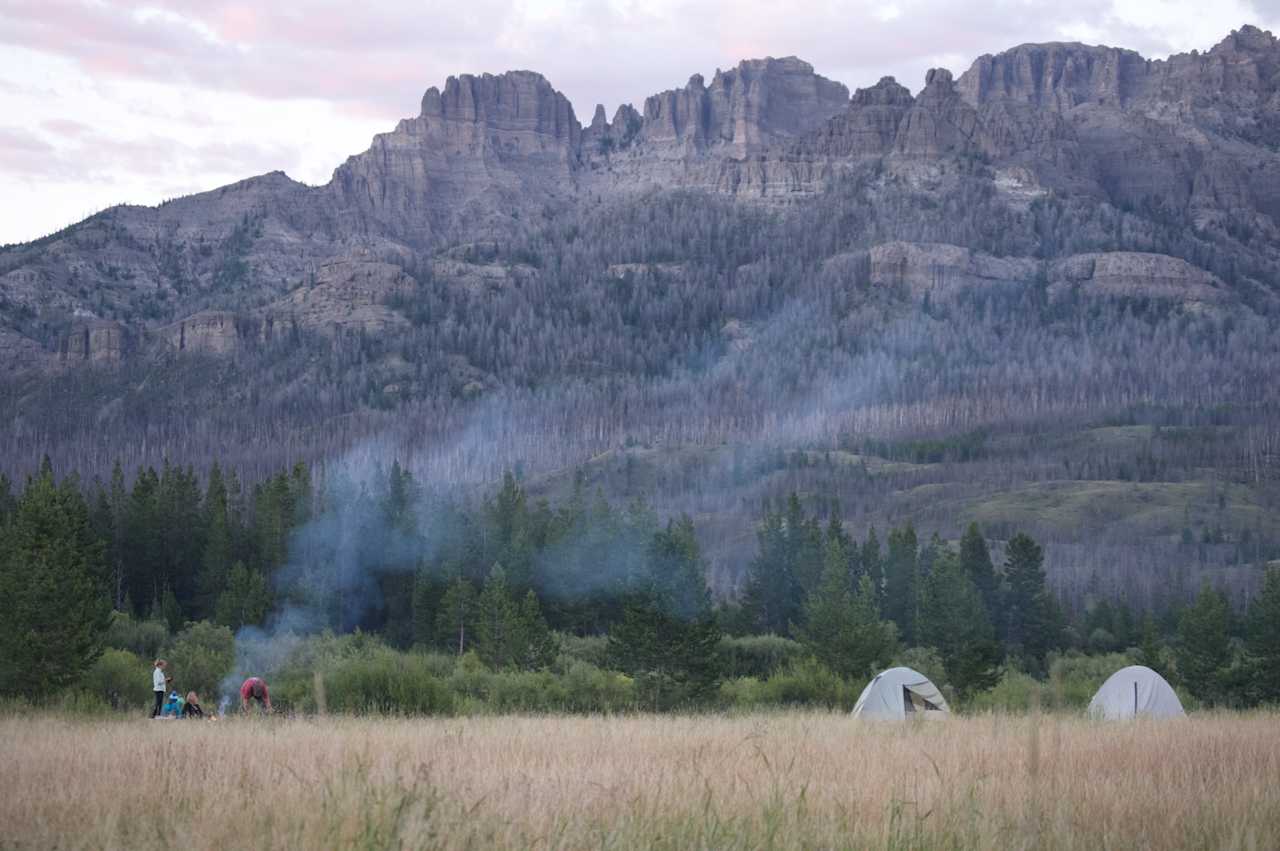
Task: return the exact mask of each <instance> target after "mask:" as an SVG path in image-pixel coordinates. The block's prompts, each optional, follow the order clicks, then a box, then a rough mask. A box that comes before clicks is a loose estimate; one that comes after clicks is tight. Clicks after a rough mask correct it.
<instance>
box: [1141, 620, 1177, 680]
mask: <svg viewBox="0 0 1280 851" xmlns="http://www.w3.org/2000/svg"><path fill="white" fill-rule="evenodd" d="M1138 664H1139V665H1145V666H1146V667H1148V668H1150V669H1151V670H1153V671H1155V672H1156V673H1157V674H1159V675H1160V676H1162V677H1165V678H1168V675H1169V667H1168V665H1167V664H1166V663H1165V654H1164V645H1163V642H1161V640H1160V633H1159V631H1158V630H1157V629H1156V621H1155V618H1153V617H1151V613H1150V612H1147V613H1146V614H1144V615H1143V616H1142V638H1141V641H1140V643H1139V644H1138Z"/></svg>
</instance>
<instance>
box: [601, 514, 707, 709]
mask: <svg viewBox="0 0 1280 851" xmlns="http://www.w3.org/2000/svg"><path fill="white" fill-rule="evenodd" d="M649 564H650V568H649V580H648V581H647V582H645V583H643V585H642V586H641V587H640V588H639V589H638V590H637V592H636V593H635V594H634V595H633V597H632V599H631V600H630V601H629V602H628V604H627V605H626V606H625V608H624V610H623V615H622V620H621V622H620V623H618V624H616V625H615V626H614V627H613V628H612V629H611V630H610V631H609V651H608V652H609V658H610V661H611V662H612V664H613V665H615V666H616V667H617V668H618V669H619V670H621V671H623V672H625V673H627V674H630V675H631V676H633V677H635V678H636V680H637V688H638V689H639V692H640V694H641V695H642V698H641V699H642V700H643V702H644V703H645V704H646V705H649V706H651V707H653V708H671V707H675V706H681V705H688V704H696V703H700V702H703V701H705V700H707V699H708V698H709V697H710V696H711V695H712V694H713V693H714V691H715V687H716V685H717V683H718V681H719V671H718V666H717V658H716V654H717V649H718V646H719V642H720V628H719V626H718V625H717V624H716V621H715V618H714V616H713V614H712V611H711V597H710V594H709V592H708V590H707V587H706V562H705V560H704V559H703V558H702V552H701V549H700V547H699V546H698V541H697V538H696V537H695V535H694V528H693V521H692V520H691V519H689V518H688V517H687V516H686V517H682V518H680V520H678V521H672V522H670V523H668V524H667V527H666V529H663V530H660V531H658V532H656V533H655V534H654V536H653V541H652V543H651V544H650V547H649Z"/></svg>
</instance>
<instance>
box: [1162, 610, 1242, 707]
mask: <svg viewBox="0 0 1280 851" xmlns="http://www.w3.org/2000/svg"><path fill="white" fill-rule="evenodd" d="M1230 625H1231V606H1230V604H1229V603H1228V602H1227V598H1226V596H1225V595H1223V594H1222V593H1221V592H1220V591H1215V590H1214V589H1212V588H1210V587H1209V586H1207V585H1206V586H1205V587H1204V588H1202V589H1201V590H1200V593H1199V595H1197V596H1196V599H1195V602H1194V603H1192V604H1191V605H1190V606H1188V607H1187V608H1186V609H1184V610H1183V612H1182V616H1181V617H1180V618H1179V619H1178V642H1177V645H1176V647H1175V650H1174V662H1175V663H1176V665H1177V669H1178V679H1179V680H1180V681H1181V682H1182V683H1183V685H1185V686H1186V687H1187V690H1188V691H1190V692H1191V693H1192V694H1193V695H1195V696H1196V697H1197V698H1199V699H1200V700H1201V701H1203V702H1205V703H1207V704H1209V705H1211V706H1212V705H1215V704H1219V703H1222V702H1223V692H1224V688H1223V686H1224V685H1225V684H1226V681H1227V679H1228V677H1229V676H1230V673H1231V672H1230V668H1231V662H1232V652H1231V636H1230Z"/></svg>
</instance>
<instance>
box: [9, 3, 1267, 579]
mask: <svg viewBox="0 0 1280 851" xmlns="http://www.w3.org/2000/svg"><path fill="white" fill-rule="evenodd" d="M1278 222H1280V44H1278V43H1277V40H1276V39H1275V38H1274V37H1273V36H1272V35H1271V34H1270V33H1266V32H1262V31H1260V30H1258V29H1256V28H1253V27H1243V28H1241V29H1240V30H1238V31H1235V32H1233V33H1231V34H1230V35H1228V36H1227V37H1226V38H1225V39H1223V40H1222V41H1221V42H1220V43H1219V44H1217V45H1216V46H1214V47H1213V48H1212V49H1211V50H1209V51H1207V52H1204V53H1198V52H1192V53H1190V54H1182V55H1177V56H1172V57H1170V58H1168V59H1166V60H1158V61H1153V60H1148V59H1144V58H1143V57H1141V56H1139V55H1138V54H1136V53H1134V52H1132V51H1128V50H1122V49H1116V48H1109V47H1089V46H1084V45H1080V44H1039V45H1023V46H1020V47H1016V48H1013V49H1012V50H1009V51H1006V52H1004V53H1001V54H999V55H996V56H984V57H981V58H979V59H978V60H977V61H976V62H974V64H973V65H972V67H970V69H969V70H968V71H966V72H965V73H963V74H962V75H960V77H959V78H958V79H956V78H953V76H952V74H951V73H950V72H948V71H946V70H942V69H936V70H933V71H930V72H929V73H928V75H927V77H926V79H925V83H924V87H923V88H922V89H921V90H920V91H919V92H918V93H917V94H914V95H913V94H912V92H911V90H909V89H908V88H907V87H906V86H904V85H902V84H900V83H898V82H896V81H894V80H893V79H891V78H885V79H883V80H881V81H880V82H879V83H877V84H876V85H874V86H871V87H869V88H865V89H860V90H858V91H856V92H854V93H853V94H852V95H850V94H849V92H848V90H847V89H846V88H845V87H844V86H843V85H841V84H839V83H837V82H834V81H831V80H828V79H826V78H824V77H822V76H820V75H819V74H817V73H816V72H815V71H814V69H813V68H812V67H811V66H810V65H808V64H807V63H805V62H803V61H801V60H799V59H795V58H784V59H764V60H752V61H746V62H742V63H741V64H739V65H738V66H736V67H735V68H732V69H729V70H724V71H717V72H716V74H715V75H714V77H713V78H712V80H711V82H710V83H709V84H708V83H707V82H706V80H705V79H704V78H703V77H701V76H698V75H695V76H693V77H692V78H691V79H690V80H689V82H688V83H687V84H686V85H685V86H684V87H683V88H679V89H674V90H671V91H667V92H663V93H660V94H657V95H654V96H653V97H650V98H648V99H647V100H646V101H645V103H644V104H643V108H642V109H640V110H637V109H635V108H633V107H631V106H622V107H620V108H618V109H617V111H616V112H615V113H614V115H613V118H612V120H609V119H608V116H607V113H606V112H605V110H604V108H603V107H598V108H597V109H596V110H595V112H594V117H593V119H592V120H591V122H590V123H589V125H587V126H583V124H582V123H581V122H580V121H579V119H578V117H577V116H576V114H575V112H574V110H573V107H572V106H571V105H570V103H569V102H568V100H567V99H566V98H565V97H564V96H563V95H562V94H560V93H559V92H557V91H556V90H555V89H554V88H553V87H552V85H551V83H549V82H548V81H547V80H545V79H544V78H543V77H541V76H540V75H538V74H536V73H533V72H529V71H513V72H509V73H506V74H500V75H497V76H491V75H488V74H485V75H480V76H471V75H464V76H460V77H455V78H450V79H449V81H448V82H447V83H446V84H445V86H444V88H443V90H439V89H436V88H432V89H429V90H428V91H427V92H426V94H425V96H424V97H423V99H422V103H421V109H420V112H419V114H418V115H417V116H416V117H413V118H407V119H405V120H403V121H401V122H400V123H399V124H398V125H397V126H396V128H395V129H394V130H392V131H391V132H389V133H386V134H382V135H379V136H377V137H376V138H375V139H374V141H373V144H372V145H371V147H370V148H369V150H368V151H366V152H364V153H362V154H359V155H357V156H353V157H351V158H350V159H348V160H347V162H345V163H344V164H342V165H341V166H339V167H338V168H337V169H336V170H335V172H334V175H333V178H332V179H331V180H330V182H329V183H327V184H325V185H323V186H315V187H312V186H305V185H302V184H300V183H297V182H295V181H293V180H291V179H290V178H288V177H287V176H286V175H284V174H282V173H279V172H276V173H271V174H267V175H263V176H260V177H255V178H251V179H248V180H245V181H242V182H240V183H237V184H234V185H231V186H227V187H223V188H221V189H217V190H214V191H212V192H208V193H204V194H200V195H194V196H190V197H186V198H182V199H178V200H174V201H171V202H169V203H166V204H163V205H161V206H159V207H156V208H145V207H133V206H122V207H116V208H112V209H109V210H106V211H104V212H102V213H100V214H98V215H95V216H93V217H91V218H89V219H87V220H85V221H83V222H81V223H79V224H77V225H74V226H72V227H70V228H67V229H66V230H63V231H60V232H58V233H56V234H53V235H51V236H49V237H46V238H44V239H41V240H38V241H36V242H33V243H29V244H25V245H16V246H9V247H7V248H5V249H3V250H2V251H0V365H3V367H4V369H3V376H4V377H3V378H2V379H0V406H2V408H3V410H4V411H5V413H6V418H5V422H4V425H3V427H0V458H2V459H3V461H2V463H3V465H5V467H6V468H7V469H8V471H9V472H10V473H18V474H20V473H23V472H25V471H28V470H29V469H31V468H32V467H33V466H34V465H35V464H36V463H37V461H38V459H39V458H40V455H41V453H45V452H47V453H49V454H50V456H51V457H52V459H53V461H54V463H55V465H56V466H57V467H58V468H59V469H69V470H75V471H78V472H79V473H80V475H82V476H83V477H85V478H86V479H87V478H89V477H92V476H93V475H95V474H96V475H104V476H105V475H106V474H107V473H108V472H109V471H110V469H111V466H112V464H113V462H114V461H115V460H116V459H120V460H121V461H122V462H123V464H124V467H125V468H126V469H128V470H134V469H137V468H138V467H139V466H141V465H147V464H151V465H156V466H159V465H160V464H161V463H162V461H163V459H164V458H165V457H168V458H170V459H172V460H173V461H174V462H175V463H181V464H193V465H195V466H196V467H197V468H201V469H203V468H207V467H208V466H209V464H210V462H211V461H212V460H213V459H214V458H218V459H221V460H222V461H223V462H224V463H228V462H229V463H230V464H231V465H232V466H234V467H236V468H237V469H238V470H240V471H241V473H242V474H243V475H244V476H245V477H246V478H247V479H250V480H253V479H255V478H259V477H261V476H262V475H264V474H265V473H267V472H268V471H272V470H275V469H278V468H281V467H284V466H288V465H289V464H292V463H293V462H294V461H296V460H306V461H312V462H321V463H323V462H324V460H325V459H332V458H335V457H339V456H346V457H350V456H351V454H352V453H355V454H356V455H358V454H360V453H362V452H364V453H368V454H369V455H370V456H378V457H381V458H383V459H386V458H388V457H391V456H392V455H394V456H396V457H399V458H401V459H407V460H408V463H409V464H410V465H411V466H412V467H413V468H414V469H415V470H417V471H418V472H419V474H420V476H422V478H423V479H424V480H429V481H431V482H432V483H434V484H439V485H448V484H452V483H493V482H496V481H497V480H498V478H499V477H500V475H501V472H502V471H503V470H504V469H519V470H521V471H523V474H524V475H526V476H528V477H531V478H530V481H531V483H532V485H533V486H534V487H535V489H536V488H542V489H544V490H547V491H557V490H560V491H563V490H564V487H565V486H564V482H566V481H568V480H569V478H570V477H571V475H572V473H571V471H572V470H574V469H575V468H578V467H579V466H581V465H584V464H585V465H586V466H585V468H584V469H585V470H586V474H587V476H588V478H589V481H590V483H591V484H592V485H598V486H600V487H603V488H605V489H606V490H608V491H609V492H610V493H611V494H615V495H619V496H621V495H623V494H634V493H639V492H642V491H643V492H646V493H648V494H650V495H651V496H652V497H653V498H654V499H655V501H657V502H658V504H659V505H661V506H662V507H664V508H671V509H672V510H677V509H687V510H691V511H694V512H698V513H700V514H701V515H703V516H706V517H708V518H711V519H710V521H709V522H706V523H700V526H699V528H700V530H701V534H703V535H704V536H705V537H707V538H708V543H709V546H710V552H711V553H712V556H713V563H714V564H715V565H717V566H724V565H728V564H732V563H736V560H738V559H739V557H740V556H741V553H742V551H743V550H745V549H746V548H749V542H750V540H751V534H750V524H751V523H752V522H753V520H752V518H753V517H755V516H757V515H758V512H757V510H756V506H757V505H758V503H757V500H758V499H759V498H760V497H762V496H764V495H769V494H773V495H777V494H778V493H782V492H785V491H786V490H789V489H790V488H793V487H794V488H799V489H800V490H801V491H802V492H803V491H808V492H811V493H822V494H827V495H838V496H839V497H840V499H841V504H842V505H843V507H844V510H845V511H846V512H847V513H850V514H851V516H852V518H855V519H859V520H860V521H861V520H865V521H867V522H868V523H869V522H872V521H875V520H879V521H882V522H893V521H895V520H898V519H901V518H902V517H905V516H912V517H916V518H921V517H924V518H925V521H926V522H928V523H930V524H933V525H934V526H936V527H937V528H938V529H941V530H943V531H944V534H945V533H949V532H955V531H956V530H957V529H959V528H960V527H961V524H962V523H965V522H967V521H969V520H979V521H981V522H984V523H987V524H994V525H995V527H997V529H998V528H1000V524H1008V525H1009V528H1013V527H1014V526H1015V525H1016V526H1018V527H1020V528H1031V529H1033V530H1034V531H1036V532H1037V533H1038V534H1039V536H1040V537H1041V538H1042V539H1044V540H1046V541H1048V542H1049V544H1050V549H1049V552H1050V562H1051V565H1053V566H1055V568H1056V569H1058V570H1061V569H1062V566H1063V565H1064V564H1065V563H1066V562H1064V561H1063V560H1064V559H1066V560H1067V561H1069V562H1070V563H1071V564H1073V565H1075V569H1076V570H1077V572H1083V574H1082V575H1084V574H1087V573H1089V572H1090V571H1096V570H1103V571H1105V570H1106V569H1107V566H1108V565H1110V564H1112V563H1114V561H1115V560H1116V558H1122V559H1123V560H1124V561H1125V562H1126V563H1128V564H1132V563H1135V562H1141V563H1142V564H1145V565H1146V568H1147V569H1150V570H1151V571H1157V570H1158V568H1159V565H1160V564H1164V563H1166V562H1167V558H1168V557H1169V553H1170V552H1172V551H1173V550H1175V549H1177V548H1185V547H1187V546H1191V545H1194V546H1196V547H1199V548H1200V553H1201V555H1200V556H1198V557H1199V558H1200V562H1199V563H1201V564H1206V565H1210V566H1212V567H1213V568H1214V569H1219V568H1220V569H1229V567H1230V566H1231V565H1239V564H1245V563H1251V562H1256V561H1258V560H1265V559H1266V558H1268V557H1270V558H1274V557H1276V556H1275V554H1273V549H1274V546H1275V544H1274V542H1275V541H1276V540H1277V539H1280V530H1277V529H1276V528H1275V527H1276V525H1277V521H1276V512H1275V506H1276V501H1275V489H1276V487H1275V482H1276V478H1277V465H1278V463H1280V419H1278V418H1277V411H1278V408H1277V406H1278V402H1280V382H1277V381H1276V380H1275V379H1276V373H1277V365H1280V333H1277V331H1278V330H1280V329H1278V328H1277V324H1278V319H1280V230H1278V228H1277V224H1278ZM744 506H746V507H745V508H744ZM1081 530H1089V531H1088V532H1087V537H1088V541H1089V545H1088V554H1083V553H1077V555H1076V556H1070V557H1069V553H1070V547H1072V546H1080V543H1079V542H1080V541H1081V539H1082V534H1086V533H1082V531H1081ZM1188 541H1190V542H1191V543H1190V544H1189V543H1188ZM744 542H745V543H744ZM1109 546H1114V547H1116V548H1118V549H1117V550H1115V551H1110V550H1107V549H1106V547H1109ZM1136 547H1141V550H1140V552H1139V551H1137V550H1136V549H1135V548H1136ZM1162 547H1165V548H1167V549H1161V548H1162ZM1178 551H1179V552H1181V551H1182V550H1178ZM1072 559H1074V560H1072ZM1059 575H1061V574H1060V573H1059Z"/></svg>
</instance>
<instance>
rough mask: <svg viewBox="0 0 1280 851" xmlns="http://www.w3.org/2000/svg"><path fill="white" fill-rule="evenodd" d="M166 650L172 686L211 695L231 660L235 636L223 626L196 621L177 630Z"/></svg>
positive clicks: (228, 669) (229, 671)
mask: <svg viewBox="0 0 1280 851" xmlns="http://www.w3.org/2000/svg"><path fill="white" fill-rule="evenodd" d="M167 654H168V660H169V672H172V674H173V683H174V688H176V689H177V690H178V691H179V692H180V693H182V694H184V695H185V694H186V693H187V692H189V691H194V692H196V693H197V694H199V695H200V696H201V697H202V698H208V699H212V698H213V697H214V696H215V695H216V694H217V693H218V687H219V685H220V684H221V683H222V680H223V679H224V678H225V677H226V676H227V675H228V674H230V673H231V667H232V665H234V664H235V661H236V646H235V637H234V636H233V635H232V634H231V630H229V629H227V628H226V627H225V626H215V625H214V624H211V623H209V622H208V621H198V622H196V623H192V624H189V625H188V626H187V628H186V629H184V630H183V631H182V632H180V633H178V635H177V637H176V638H174V640H173V644H172V645H171V646H170V647H169V649H168V651H167Z"/></svg>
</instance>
